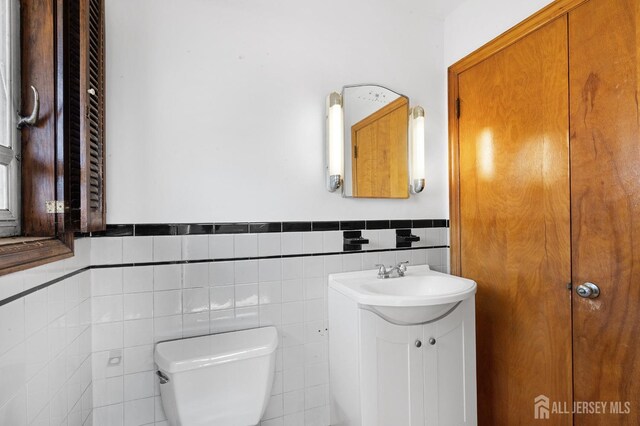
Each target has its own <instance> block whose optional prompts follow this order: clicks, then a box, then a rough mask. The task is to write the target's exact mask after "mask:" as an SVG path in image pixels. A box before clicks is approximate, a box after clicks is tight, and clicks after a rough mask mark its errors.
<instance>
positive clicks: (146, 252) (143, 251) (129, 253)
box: [122, 237, 153, 263]
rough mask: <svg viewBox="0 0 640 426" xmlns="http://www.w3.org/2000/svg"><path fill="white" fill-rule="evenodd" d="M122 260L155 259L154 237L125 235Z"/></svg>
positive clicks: (133, 261) (126, 261)
mask: <svg viewBox="0 0 640 426" xmlns="http://www.w3.org/2000/svg"><path fill="white" fill-rule="evenodd" d="M122 261H123V262H124V263H141V262H152V261H153V237H123V238H122Z"/></svg>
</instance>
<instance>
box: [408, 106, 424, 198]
mask: <svg viewBox="0 0 640 426" xmlns="http://www.w3.org/2000/svg"><path fill="white" fill-rule="evenodd" d="M409 123H410V129H409V137H410V141H409V149H410V151H409V157H410V159H409V161H410V166H411V168H410V170H411V177H410V179H411V184H410V186H411V192H412V193H414V194H419V193H420V192H422V190H423V189H424V186H425V184H426V175H425V164H424V109H423V108H422V107H420V106H416V107H413V108H411V113H410V114H409Z"/></svg>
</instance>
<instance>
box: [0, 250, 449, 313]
mask: <svg viewBox="0 0 640 426" xmlns="http://www.w3.org/2000/svg"><path fill="white" fill-rule="evenodd" d="M443 248H450V246H447V245H441V246H428V247H400V248H384V249H375V250H355V251H337V252H328V253H298V254H282V255H274V256H254V257H230V258H220V259H196V260H168V261H162V262H138V263H117V264H109V265H90V266H85V267H84V268H80V269H77V270H75V271H73V272H70V273H68V274H65V275H62V276H60V277H58V278H55V279H53V280H50V281H47V282H45V283H42V284H39V285H37V286H35V287H32V288H30V289H28V290H24V291H22V292H20V293H16V294H14V295H12V296H9V297H7V298H5V299H2V300H0V307H2V306H4V305H7V304H9V303H11V302H14V301H16V300H18V299H21V298H23V297H26V296H28V295H30V294H32V293H35V292H36V291H39V290H43V289H45V288H47V287H49V286H51V285H53V284H56V283H59V282H60V281H64V280H66V279H68V278H72V277H74V276H76V275H78V274H81V273H83V272H86V271H90V270H92V269H110V268H133V267H142V266H162V265H188V264H192V263H217V262H241V261H247V260H268V259H290V258H294V257H319V256H338V255H353V254H364V253H383V252H393V251H407V250H430V249H443Z"/></svg>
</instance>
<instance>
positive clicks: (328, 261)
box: [324, 255, 342, 276]
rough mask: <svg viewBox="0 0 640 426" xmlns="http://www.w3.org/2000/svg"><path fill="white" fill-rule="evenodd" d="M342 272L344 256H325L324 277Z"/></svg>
mask: <svg viewBox="0 0 640 426" xmlns="http://www.w3.org/2000/svg"><path fill="white" fill-rule="evenodd" d="M340 272H342V256H340V255H331V256H324V275H325V276H327V275H329V274H337V273H340Z"/></svg>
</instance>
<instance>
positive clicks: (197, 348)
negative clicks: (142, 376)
mask: <svg viewBox="0 0 640 426" xmlns="http://www.w3.org/2000/svg"><path fill="white" fill-rule="evenodd" d="M277 346H278V332H277V330H276V329H275V328H274V327H263V328H255V329H251V330H242V331H234V332H229V333H222V334H214V335H209V336H201V337H192V338H188V339H180V340H173V341H169V342H161V343H158V344H157V345H156V350H155V354H154V358H155V362H156V364H157V365H158V372H157V374H158V379H159V380H160V395H161V397H162V405H163V407H164V412H165V415H166V416H167V420H168V421H169V424H171V425H172V426H201V425H202V426H205V425H206V426H250V425H256V424H258V422H260V419H261V417H262V415H263V414H264V410H265V408H266V406H267V403H268V401H269V396H270V395H271V387H272V385H273V376H274V372H275V350H276V347H277Z"/></svg>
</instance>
